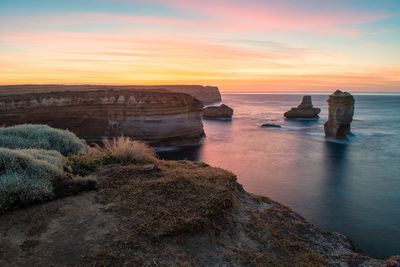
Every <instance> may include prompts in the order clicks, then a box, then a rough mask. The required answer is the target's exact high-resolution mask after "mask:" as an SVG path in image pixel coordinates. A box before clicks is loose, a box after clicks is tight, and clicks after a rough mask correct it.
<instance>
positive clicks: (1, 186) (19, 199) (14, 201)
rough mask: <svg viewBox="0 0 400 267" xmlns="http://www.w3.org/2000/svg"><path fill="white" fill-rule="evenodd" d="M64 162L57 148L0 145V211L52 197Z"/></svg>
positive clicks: (61, 173)
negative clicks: (40, 148)
mask: <svg viewBox="0 0 400 267" xmlns="http://www.w3.org/2000/svg"><path fill="white" fill-rule="evenodd" d="M64 165H65V157H64V156H62V155H61V154H60V153H59V152H57V151H49V150H39V149H22V150H13V149H7V148H0V212H1V211H5V210H7V209H9V208H10V207H13V206H24V205H26V204H29V203H32V202H40V201H43V200H46V199H49V198H51V197H52V196H53V181H54V179H58V178H59V177H61V176H62V175H63V166H64Z"/></svg>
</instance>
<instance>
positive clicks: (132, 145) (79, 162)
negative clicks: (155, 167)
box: [67, 136, 157, 176]
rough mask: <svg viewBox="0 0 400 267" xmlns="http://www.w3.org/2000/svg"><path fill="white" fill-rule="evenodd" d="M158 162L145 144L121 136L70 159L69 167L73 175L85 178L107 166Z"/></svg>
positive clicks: (105, 140)
mask: <svg viewBox="0 0 400 267" xmlns="http://www.w3.org/2000/svg"><path fill="white" fill-rule="evenodd" d="M156 160H157V158H156V155H155V153H154V151H153V150H152V149H151V148H150V147H149V146H147V145H146V144H145V143H143V142H140V141H134V140H132V139H130V138H129V137H123V136H121V137H118V138H113V139H112V140H109V139H106V138H104V139H103V147H100V146H98V145H97V146H95V147H91V148H89V150H88V151H87V152H85V153H80V154H77V155H72V156H70V157H68V162H67V165H68V166H70V167H71V171H72V173H73V174H75V175H81V176H85V175H87V174H89V173H91V172H93V171H96V170H98V169H100V168H102V167H104V166H107V165H112V164H123V165H128V164H138V165H143V164H147V163H152V162H155V161H156Z"/></svg>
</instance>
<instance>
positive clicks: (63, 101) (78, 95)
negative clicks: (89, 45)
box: [0, 90, 204, 145]
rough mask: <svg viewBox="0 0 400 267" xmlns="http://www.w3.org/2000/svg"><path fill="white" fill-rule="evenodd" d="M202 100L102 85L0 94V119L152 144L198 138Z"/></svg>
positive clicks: (84, 135) (94, 138) (92, 138)
mask: <svg viewBox="0 0 400 267" xmlns="http://www.w3.org/2000/svg"><path fill="white" fill-rule="evenodd" d="M202 108H203V105H202V104H201V103H200V101H198V100H197V99H195V98H193V97H191V96H190V95H187V94H182V93H174V92H169V91H158V92H157V91H150V90H144V91H141V90H118V91H114V90H101V91H75V92H53V93H31V94H19V95H6V96H0V124H6V125H7V126H9V125H15V124H22V123H34V124H40V123H41V124H48V125H50V126H52V127H55V128H61V129H69V130H70V131H72V132H74V133H76V134H77V135H78V136H79V137H81V138H84V139H86V140H87V141H88V142H97V141H100V140H101V138H102V137H103V136H106V137H118V136H121V135H124V136H129V137H132V138H135V139H141V140H145V141H148V142H150V143H154V144H163V145H164V144H165V145H167V144H168V145H181V144H192V143H197V142H199V141H200V139H201V138H202V136H203V135H204V132H203V124H202V121H201V113H202Z"/></svg>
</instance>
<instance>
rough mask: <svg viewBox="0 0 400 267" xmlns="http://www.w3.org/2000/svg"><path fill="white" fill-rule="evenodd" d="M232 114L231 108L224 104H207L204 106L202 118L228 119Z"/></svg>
mask: <svg viewBox="0 0 400 267" xmlns="http://www.w3.org/2000/svg"><path fill="white" fill-rule="evenodd" d="M232 115H233V109H231V108H230V107H228V106H227V105H225V104H222V105H220V106H209V107H206V108H204V111H203V118H204V119H230V118H232Z"/></svg>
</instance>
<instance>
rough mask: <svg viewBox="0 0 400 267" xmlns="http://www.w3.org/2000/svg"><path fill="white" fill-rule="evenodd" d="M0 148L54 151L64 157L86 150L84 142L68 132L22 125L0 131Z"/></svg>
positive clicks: (38, 125)
mask: <svg viewBox="0 0 400 267" xmlns="http://www.w3.org/2000/svg"><path fill="white" fill-rule="evenodd" d="M0 147H5V148H10V149H27V148H33V149H46V150H56V151H58V152H60V153H61V154H63V155H65V156H69V155H73V154H77V153H80V152H85V151H87V149H88V147H87V145H86V142H85V141H83V140H81V139H79V138H78V137H77V136H76V135H75V134H73V133H71V132H70V131H67V130H59V129H54V128H51V127H49V126H47V125H41V124H37V125H34V124H22V125H17V126H12V127H6V128H2V129H0Z"/></svg>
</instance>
